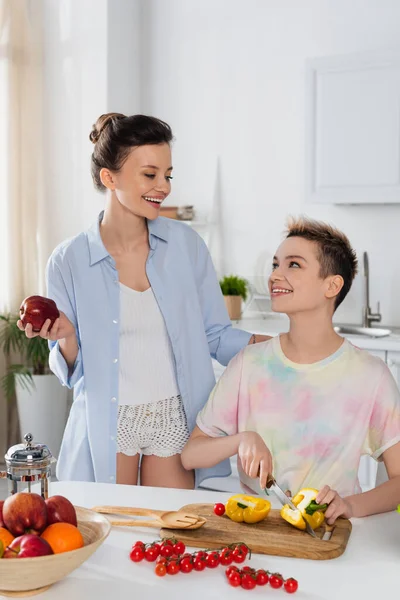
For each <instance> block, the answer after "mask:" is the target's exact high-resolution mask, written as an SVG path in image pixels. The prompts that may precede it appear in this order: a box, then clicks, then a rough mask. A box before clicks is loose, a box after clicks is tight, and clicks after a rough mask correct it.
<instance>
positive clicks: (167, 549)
mask: <svg viewBox="0 0 400 600" xmlns="http://www.w3.org/2000/svg"><path fill="white" fill-rule="evenodd" d="M173 553H174V550H173V546H171V545H170V544H166V545H164V543H162V544H161V548H160V554H161V556H165V558H170V557H171V556H172V555H173Z"/></svg>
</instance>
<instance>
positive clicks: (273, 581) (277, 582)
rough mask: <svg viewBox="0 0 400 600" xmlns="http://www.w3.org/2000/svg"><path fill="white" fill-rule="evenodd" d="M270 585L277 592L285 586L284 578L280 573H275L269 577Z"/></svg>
mask: <svg viewBox="0 0 400 600" xmlns="http://www.w3.org/2000/svg"><path fill="white" fill-rule="evenodd" d="M269 585H270V586H271V587H272V588H274V589H275V590H277V589H279V588H281V587H282V585H283V579H282V576H281V575H279V573H273V574H272V575H270V576H269Z"/></svg>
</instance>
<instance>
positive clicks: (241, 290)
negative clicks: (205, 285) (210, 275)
mask: <svg viewBox="0 0 400 600" xmlns="http://www.w3.org/2000/svg"><path fill="white" fill-rule="evenodd" d="M219 285H220V287H221V291H222V293H223V295H224V296H241V297H242V298H243V300H244V302H246V299H247V291H248V283H247V281H246V280H245V279H242V278H241V277H237V276H236V275H229V276H226V277H223V278H222V279H221V280H220V282H219Z"/></svg>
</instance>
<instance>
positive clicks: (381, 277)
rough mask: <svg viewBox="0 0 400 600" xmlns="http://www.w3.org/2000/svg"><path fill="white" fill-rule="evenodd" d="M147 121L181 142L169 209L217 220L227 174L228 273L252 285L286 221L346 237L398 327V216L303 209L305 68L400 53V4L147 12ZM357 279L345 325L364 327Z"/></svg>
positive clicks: (219, 5) (354, 1) (169, 5)
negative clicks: (327, 225) (332, 227)
mask: <svg viewBox="0 0 400 600" xmlns="http://www.w3.org/2000/svg"><path fill="white" fill-rule="evenodd" d="M143 40H144V43H143V48H145V52H144V53H143V60H142V69H143V72H142V73H143V79H142V83H143V96H142V101H143V106H142V108H143V111H144V112H146V113H148V114H154V115H157V116H159V117H161V118H163V119H165V120H166V121H168V122H169V123H170V124H171V126H172V127H173V130H174V132H175V136H176V142H175V147H174V165H175V179H174V182H173V188H174V190H173V193H172V195H171V198H170V203H175V202H176V203H178V204H182V203H190V204H192V203H193V204H195V205H196V207H197V208H198V209H200V210H206V211H207V210H210V208H211V203H212V197H213V189H214V185H215V170H216V163H217V157H218V156H220V164H221V200H222V203H223V210H224V226H225V231H224V234H225V235H224V238H225V253H226V256H225V259H226V263H227V265H226V266H227V270H228V271H234V272H238V273H241V274H243V275H245V276H251V275H253V273H254V263H255V260H256V257H257V255H258V254H259V253H260V252H261V251H262V250H263V249H267V250H269V251H270V252H271V253H272V252H273V251H274V250H275V248H276V246H277V244H278V243H279V240H280V234H281V232H282V230H283V227H284V220H285V217H286V215H288V214H299V213H307V214H309V215H310V216H313V217H315V218H320V219H324V220H328V221H331V222H333V223H334V224H336V225H337V226H339V227H340V228H342V229H343V230H344V231H345V232H346V233H347V234H348V235H349V237H350V239H351V241H352V243H353V245H354V246H355V248H356V250H357V252H358V253H359V254H361V253H362V251H364V250H367V251H368V252H369V254H370V272H371V304H372V308H375V304H376V301H377V300H380V302H381V312H382V313H383V318H384V321H385V322H386V323H391V324H397V325H400V311H399V310H398V298H399V297H400V262H399V260H398V252H396V251H393V250H391V251H390V252H389V243H390V244H391V246H392V247H393V246H394V247H395V244H393V239H394V240H396V239H398V231H399V228H400V205H399V206H357V207H355V206H354V207H352V206H350V207H337V206H336V207H335V206H319V205H311V204H305V200H304V197H305V194H304V188H305V165H304V145H305V132H304V120H305V119H304V114H305V106H304V102H305V85H304V84H305V60H306V59H307V58H308V57H317V56H324V55H336V54H347V53H351V52H358V51H363V50H372V49H381V48H385V47H392V46H398V45H399V43H400V3H399V2H398V0H351V2H349V0H301V1H299V0H281V1H280V2H277V1H276V0H246V2H243V0H199V1H197V0H168V2H166V1H165V0H146V2H145V3H144V14H143ZM361 305H362V285H361V277H358V278H357V281H356V282H355V284H354V287H353V290H352V291H351V293H350V295H349V297H348V299H347V300H346V302H345V305H344V306H343V308H341V309H340V312H339V311H338V315H337V316H338V318H340V319H342V320H345V321H359V320H360V318H361Z"/></svg>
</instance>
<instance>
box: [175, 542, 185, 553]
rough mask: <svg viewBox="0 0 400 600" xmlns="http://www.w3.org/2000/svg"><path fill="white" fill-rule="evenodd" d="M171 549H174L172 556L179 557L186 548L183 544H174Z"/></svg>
mask: <svg viewBox="0 0 400 600" xmlns="http://www.w3.org/2000/svg"><path fill="white" fill-rule="evenodd" d="M173 549H174V554H178V556H179V555H181V554H183V553H184V552H185V550H186V546H185V544H184V543H183V542H176V544H174V545H173Z"/></svg>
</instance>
